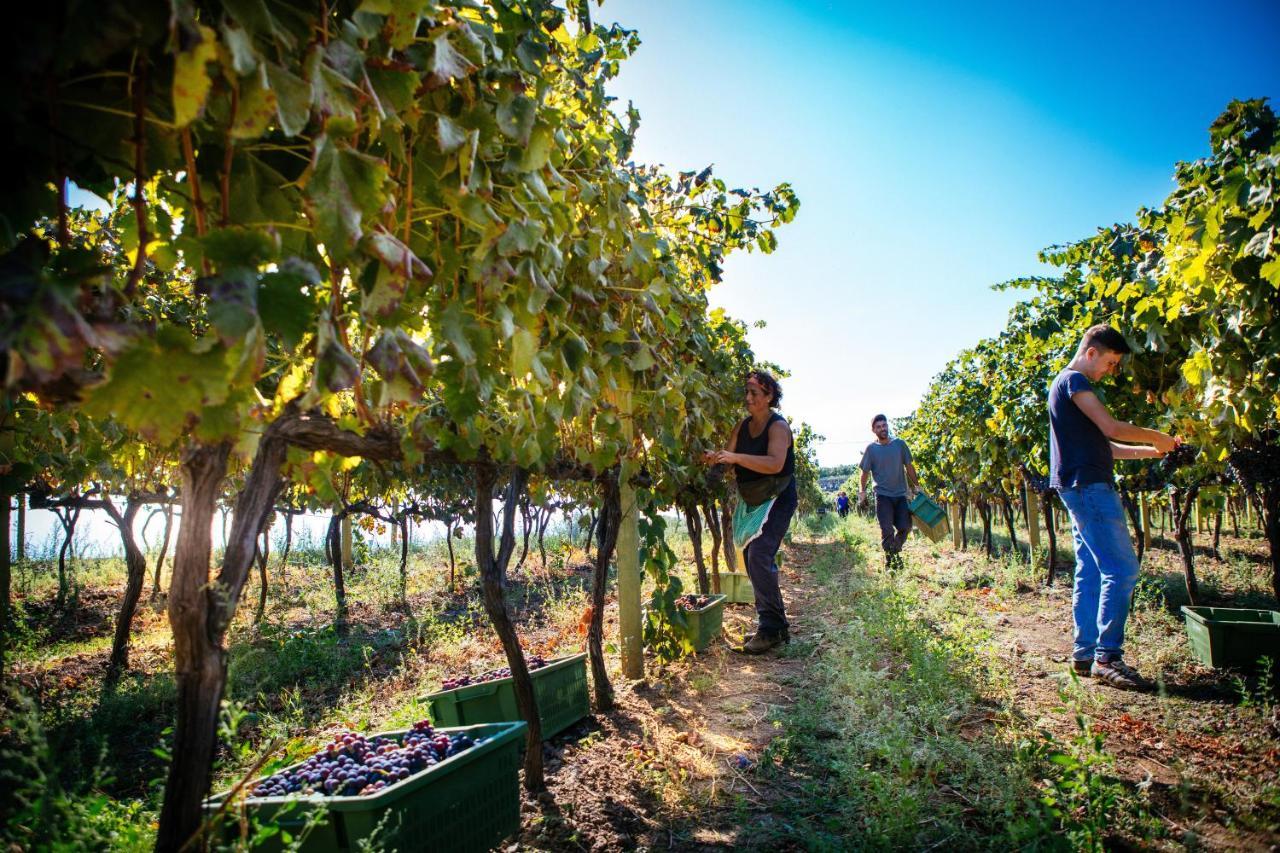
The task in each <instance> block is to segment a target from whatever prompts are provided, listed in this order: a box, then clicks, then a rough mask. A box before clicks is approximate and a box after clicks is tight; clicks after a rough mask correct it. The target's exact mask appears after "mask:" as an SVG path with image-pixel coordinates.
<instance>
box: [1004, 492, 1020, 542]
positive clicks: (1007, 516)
mask: <svg viewBox="0 0 1280 853" xmlns="http://www.w3.org/2000/svg"><path fill="white" fill-rule="evenodd" d="M1000 509H1001V511H1002V512H1003V513H1004V526H1005V530H1006V531H1007V532H1008V534H1009V548H1010V550H1011V551H1012V552H1013V553H1015V554H1016V553H1018V537H1017V534H1016V533H1014V530H1013V503H1012V502H1011V501H1010V500H1009V496H1008V495H1006V494H1005V493H1004V492H1003V491H1001V492H1000Z"/></svg>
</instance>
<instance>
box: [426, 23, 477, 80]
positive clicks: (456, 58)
mask: <svg viewBox="0 0 1280 853" xmlns="http://www.w3.org/2000/svg"><path fill="white" fill-rule="evenodd" d="M431 47H432V51H431V62H430V65H429V71H430V73H428V74H427V76H426V78H425V79H424V80H423V85H425V86H426V87H427V88H428V89H438V88H440V87H441V86H445V85H448V84H449V83H450V82H451V81H453V80H456V79H458V78H459V77H466V76H467V75H468V74H470V73H471V72H473V71H475V70H476V67H475V65H473V64H472V63H471V61H470V60H468V59H467V58H466V57H465V56H463V55H462V54H461V53H458V51H456V50H454V47H453V45H452V44H450V43H449V33H448V32H447V31H446V32H444V33H441V34H440V35H438V36H436V37H435V38H433V39H432V40H431Z"/></svg>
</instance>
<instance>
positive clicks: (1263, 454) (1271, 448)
mask: <svg viewBox="0 0 1280 853" xmlns="http://www.w3.org/2000/svg"><path fill="white" fill-rule="evenodd" d="M1268 439H1269V440H1268ZM1227 473H1228V474H1230V475H1231V479H1233V480H1235V481H1236V482H1237V483H1239V484H1240V485H1242V486H1244V487H1245V488H1246V489H1249V490H1250V491H1252V490H1254V489H1256V488H1258V487H1259V486H1261V487H1263V488H1267V487H1271V486H1277V485H1280V445H1277V444H1276V435H1275V433H1272V432H1268V433H1267V434H1264V436H1263V441H1262V442H1259V443H1258V444H1254V445H1250V446H1247V447H1243V446H1242V447H1236V448H1234V449H1232V451H1231V455H1230V456H1228V457H1227Z"/></svg>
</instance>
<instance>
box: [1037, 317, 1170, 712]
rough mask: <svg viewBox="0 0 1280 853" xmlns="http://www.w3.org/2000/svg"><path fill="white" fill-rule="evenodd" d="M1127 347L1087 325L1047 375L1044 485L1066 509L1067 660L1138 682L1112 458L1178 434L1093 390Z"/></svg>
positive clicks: (1128, 570)
mask: <svg viewBox="0 0 1280 853" xmlns="http://www.w3.org/2000/svg"><path fill="white" fill-rule="evenodd" d="M1130 351H1131V350H1130V348H1129V345H1128V344H1127V343H1126V342H1125V339H1124V336H1123V335H1121V334H1120V333H1119V332H1117V331H1116V330H1115V329H1113V328H1111V327H1110V326H1107V325H1105V324H1099V325H1097V326H1093V327H1092V328H1090V329H1089V330H1088V331H1087V332H1085V334H1084V338H1083V339H1081V341H1080V346H1079V348H1078V349H1077V350H1076V355H1075V358H1073V359H1072V360H1071V363H1070V364H1069V365H1067V367H1066V368H1065V369H1064V370H1063V371H1062V372H1061V373H1059V374H1058V376H1057V378H1055V379H1054V380H1053V384H1052V385H1051V386H1050V388H1049V485H1050V487H1052V488H1054V489H1056V490H1057V492H1058V496H1059V497H1060V498H1061V499H1062V503H1063V504H1064V505H1065V506H1066V507H1067V512H1068V513H1069V514H1070V515H1071V534H1072V537H1073V538H1074V540H1075V548H1076V573H1075V587H1074V590H1073V592H1072V596H1071V607H1072V614H1073V616H1074V619H1075V649H1074V651H1073V653H1072V666H1073V667H1074V668H1075V671H1076V673H1077V674H1079V675H1083V676H1092V677H1093V678H1096V679H1098V680H1099V681H1103V682H1105V683H1107V684H1110V685H1112V686H1113V687H1120V688H1124V689H1128V690H1144V689H1149V688H1150V686H1151V684H1150V682H1149V681H1147V680H1146V679H1145V678H1143V677H1142V676H1141V675H1139V674H1138V673H1137V671H1135V670H1134V669H1133V668H1132V667H1131V666H1129V665H1128V664H1126V663H1125V662H1124V625H1125V621H1126V620H1127V619H1128V618H1129V600H1130V597H1131V596H1132V594H1133V588H1134V586H1135V585H1136V584H1137V582H1138V557H1137V554H1135V553H1134V550H1133V542H1132V541H1131V540H1130V539H1129V528H1128V526H1127V525H1126V523H1125V515H1124V508H1123V507H1122V506H1121V503H1120V496H1119V495H1118V494H1117V493H1116V488H1115V474H1114V470H1113V468H1114V460H1116V459H1149V458H1156V457H1160V456H1164V455H1165V454H1166V453H1168V452H1169V451H1170V450H1172V449H1173V448H1174V447H1176V446H1177V444H1178V440H1177V439H1175V438H1174V437H1172V436H1169V435H1165V434H1164V433H1162V432H1158V431H1156V430H1153V429H1144V428H1142V427H1138V426H1134V425H1133V424H1130V423H1126V422H1124V421H1118V420H1116V419H1115V418H1113V417H1112V416H1111V413H1110V412H1108V411H1107V407H1106V406H1104V405H1103V404H1102V401H1101V400H1099V399H1098V395H1097V394H1096V393H1095V392H1094V390H1093V383H1094V382H1097V381H1098V380H1100V379H1102V378H1103V377H1104V376H1106V375H1108V374H1110V373H1114V372H1116V370H1117V369H1118V368H1119V366H1120V360H1121V359H1122V358H1123V357H1124V355H1125V354H1126V353H1128V352H1130ZM1117 442H1128V443H1124V444H1119V443H1117Z"/></svg>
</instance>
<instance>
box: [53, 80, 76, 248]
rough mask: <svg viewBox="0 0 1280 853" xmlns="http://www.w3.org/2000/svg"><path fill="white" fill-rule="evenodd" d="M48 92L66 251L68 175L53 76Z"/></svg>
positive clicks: (60, 235)
mask: <svg viewBox="0 0 1280 853" xmlns="http://www.w3.org/2000/svg"><path fill="white" fill-rule="evenodd" d="M48 90H49V93H48V99H49V131H50V132H49V144H50V146H52V148H53V173H54V174H53V180H54V183H56V184H57V187H58V245H59V246H61V247H62V248H64V249H65V248H66V247H67V246H68V244H70V242H71V228H70V226H69V225H68V224H67V175H66V170H65V169H64V168H63V165H62V146H61V145H60V144H59V139H58V137H59V133H58V80H57V78H56V77H54V76H53V75H52V74H50V75H49V82H48Z"/></svg>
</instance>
